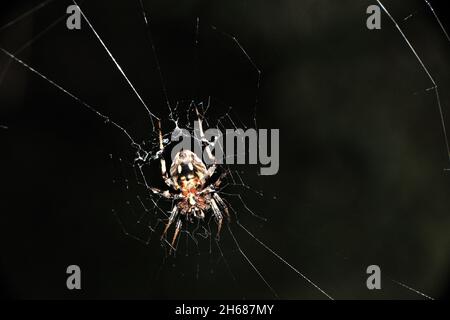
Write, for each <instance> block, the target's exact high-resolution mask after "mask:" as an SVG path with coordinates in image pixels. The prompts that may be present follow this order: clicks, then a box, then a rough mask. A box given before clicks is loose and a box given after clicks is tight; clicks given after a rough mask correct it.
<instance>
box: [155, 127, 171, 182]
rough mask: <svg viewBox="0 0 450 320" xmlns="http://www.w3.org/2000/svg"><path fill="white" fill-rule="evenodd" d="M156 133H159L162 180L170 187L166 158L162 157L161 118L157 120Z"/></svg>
mask: <svg viewBox="0 0 450 320" xmlns="http://www.w3.org/2000/svg"><path fill="white" fill-rule="evenodd" d="M158 135H159V155H160V161H161V175H162V178H163V180H164V182H165V183H166V184H167V185H168V186H169V187H171V186H172V185H173V181H172V179H170V177H169V174H168V173H167V165H166V160H165V159H164V157H163V151H164V143H163V134H162V130H161V120H158Z"/></svg>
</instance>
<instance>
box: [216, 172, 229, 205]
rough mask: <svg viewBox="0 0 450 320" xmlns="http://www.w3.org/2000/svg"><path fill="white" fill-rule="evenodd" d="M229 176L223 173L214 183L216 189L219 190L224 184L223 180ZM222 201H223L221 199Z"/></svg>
mask: <svg viewBox="0 0 450 320" xmlns="http://www.w3.org/2000/svg"><path fill="white" fill-rule="evenodd" d="M226 175H227V173H226V172H224V173H222V174H221V175H220V177H219V178H218V179H217V180H216V182H214V189H217V188H218V187H220V185H221V184H222V181H223V178H225V177H226ZM221 200H222V199H221Z"/></svg>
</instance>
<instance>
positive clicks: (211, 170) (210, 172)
mask: <svg viewBox="0 0 450 320" xmlns="http://www.w3.org/2000/svg"><path fill="white" fill-rule="evenodd" d="M195 112H196V113H197V117H198V129H199V131H200V139H201V142H205V143H206V144H208V146H207V147H206V148H205V150H206V155H207V156H208V158H209V161H211V163H212V165H211V166H210V167H209V168H208V172H207V174H206V175H205V177H204V180H206V179H207V178H209V177H211V176H212V175H213V174H214V172H215V170H216V166H217V160H216V157H215V156H214V155H213V154H212V152H211V149H210V146H214V145H215V143H216V141H217V137H215V138H214V142H210V141H208V139H206V138H205V133H204V131H203V122H202V119H201V116H200V113H199V112H198V109H197V108H195ZM203 182H204V181H203Z"/></svg>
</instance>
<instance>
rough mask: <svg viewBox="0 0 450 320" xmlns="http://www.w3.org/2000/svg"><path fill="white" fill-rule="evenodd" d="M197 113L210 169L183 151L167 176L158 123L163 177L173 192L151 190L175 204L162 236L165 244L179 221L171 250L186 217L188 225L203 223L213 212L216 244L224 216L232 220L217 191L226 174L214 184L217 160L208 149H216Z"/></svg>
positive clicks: (190, 152) (197, 158) (177, 155)
mask: <svg viewBox="0 0 450 320" xmlns="http://www.w3.org/2000/svg"><path fill="white" fill-rule="evenodd" d="M195 111H196V113H197V117H198V124H199V134H200V139H201V142H202V143H206V144H208V147H206V155H207V157H208V158H209V160H210V161H211V163H212V164H211V166H210V167H207V166H206V165H205V163H203V161H202V160H201V159H200V158H199V157H198V156H197V155H196V154H195V153H194V152H192V151H191V150H181V151H179V152H178V153H177V154H176V155H175V157H174V159H173V161H172V164H171V166H170V169H169V173H170V175H169V173H168V172H167V166H166V160H165V159H164V157H163V155H162V154H163V151H164V145H163V134H162V129H161V121H158V135H159V157H160V165H161V175H162V178H163V180H164V182H165V183H166V185H167V186H168V187H169V188H171V189H173V191H174V192H171V191H170V190H165V191H162V190H159V189H157V188H150V190H151V191H152V192H153V193H154V194H158V195H160V196H162V197H164V198H167V199H171V200H173V201H174V203H175V204H174V206H173V208H172V210H171V211H170V216H169V220H168V221H167V223H166V225H165V228H164V231H163V233H162V235H161V240H164V239H165V237H166V234H167V231H168V230H169V228H170V226H171V225H172V224H173V223H174V222H175V221H176V223H175V232H174V234H173V237H172V241H171V243H170V244H171V246H172V248H174V246H175V241H176V239H177V237H178V234H179V232H180V230H181V228H182V225H183V222H182V217H184V218H185V219H184V220H187V221H192V220H193V219H192V218H193V217H194V218H196V219H199V220H203V219H205V213H207V212H212V214H213V216H214V218H215V220H216V222H217V235H216V239H217V240H218V239H219V236H220V231H221V228H222V222H223V216H225V217H226V218H227V220H228V221H229V220H230V214H229V212H228V207H227V205H226V204H225V202H224V201H223V200H222V198H221V197H220V196H219V195H218V194H217V189H218V187H219V186H220V184H221V182H222V179H223V178H224V176H225V174H222V175H221V176H220V177H219V178H218V179H217V180H216V181H215V182H211V178H212V176H213V175H214V173H215V170H216V167H217V161H216V158H215V156H214V155H213V154H212V152H211V149H210V148H209V145H213V144H214V143H211V142H210V141H208V140H207V139H206V138H205V135H204V131H203V125H202V119H201V117H200V114H199V112H198V110H197V108H196V109H195ZM222 212H223V214H222Z"/></svg>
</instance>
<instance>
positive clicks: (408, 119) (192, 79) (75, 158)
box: [0, 0, 450, 299]
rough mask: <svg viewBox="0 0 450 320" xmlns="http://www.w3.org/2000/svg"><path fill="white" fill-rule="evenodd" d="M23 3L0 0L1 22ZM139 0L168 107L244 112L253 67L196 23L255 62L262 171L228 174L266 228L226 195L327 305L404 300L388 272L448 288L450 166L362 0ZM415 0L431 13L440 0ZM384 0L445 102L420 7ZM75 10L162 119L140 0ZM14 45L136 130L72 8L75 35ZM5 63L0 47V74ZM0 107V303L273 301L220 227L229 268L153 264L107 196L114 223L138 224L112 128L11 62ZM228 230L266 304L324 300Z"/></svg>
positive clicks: (410, 61) (156, 254)
mask: <svg viewBox="0 0 450 320" xmlns="http://www.w3.org/2000/svg"><path fill="white" fill-rule="evenodd" d="M36 3H37V2H34V3H33V2H25V1H24V2H21V3H20V4H19V3H17V2H15V3H10V4H8V3H2V5H1V9H0V12H1V17H0V18H1V20H0V21H1V24H0V25H4V24H5V23H6V22H8V21H10V20H12V19H13V18H15V17H17V16H19V15H20V14H21V13H23V12H25V11H27V10H29V9H30V8H32V7H33V5H35V4H36ZM144 3H145V7H146V9H147V10H148V13H149V16H150V18H151V20H150V21H151V28H152V34H153V40H154V44H155V48H156V50H157V53H158V57H159V62H160V65H161V68H162V72H163V78H164V83H165V84H166V87H167V93H168V96H169V98H170V101H171V102H172V103H175V102H177V101H178V102H186V101H191V100H195V101H196V102H201V101H203V102H205V101H207V98H208V97H209V96H211V97H212V101H213V105H212V107H211V108H212V111H211V112H212V115H215V114H217V115H220V114H221V113H223V112H226V110H227V108H228V106H232V107H233V114H234V115H233V116H234V117H236V118H238V119H240V121H242V122H243V123H246V124H247V125H249V126H251V125H252V116H253V104H254V100H255V96H256V94H257V92H256V73H255V70H254V68H253V67H252V65H251V64H250V63H249V62H248V61H247V60H246V59H245V56H244V55H243V53H242V51H241V50H239V48H238V47H237V46H236V44H235V43H234V42H233V41H232V39H230V37H227V36H224V35H223V34H222V33H221V32H217V31H214V30H212V28H211V25H214V26H217V28H218V29H219V30H221V31H223V32H226V33H228V34H232V35H234V36H236V37H237V38H238V39H239V42H240V43H241V44H242V45H243V46H244V47H245V50H246V51H247V52H248V53H249V55H250V56H251V58H252V59H253V61H254V62H255V63H256V64H257V65H258V67H259V68H260V69H261V71H262V82H261V87H260V90H259V92H258V101H259V102H258V108H257V121H258V126H259V127H260V128H279V129H280V134H281V146H280V150H281V151H280V159H281V160H280V171H279V173H278V174H277V175H275V176H258V175H257V172H258V168H257V167H255V166H249V167H243V168H239V170H242V171H244V173H243V176H244V178H245V180H246V182H247V183H248V184H249V185H251V186H253V187H254V188H256V189H257V190H263V191H264V196H263V197H255V195H254V194H252V193H248V194H247V192H246V193H245V195H246V197H245V198H246V203H247V205H248V206H249V207H250V208H252V209H253V210H254V211H255V212H258V214H260V215H262V216H264V217H266V218H267V219H268V222H266V223H261V222H260V221H259V220H258V219H254V218H252V217H250V216H249V215H248V212H245V210H244V208H243V207H242V206H241V207H239V205H236V206H235V208H238V209H240V213H239V215H240V216H242V221H243V222H244V223H245V225H246V226H247V227H248V228H249V229H251V230H252V232H253V233H254V234H255V235H256V236H257V237H258V238H259V239H261V240H262V241H263V242H264V243H266V244H268V245H269V246H270V247H271V248H273V249H274V250H276V251H277V252H278V253H279V254H280V255H281V256H282V257H284V258H286V260H287V261H289V263H291V264H292V265H293V266H296V267H298V268H299V269H300V270H301V271H302V272H304V273H305V274H306V275H307V276H308V277H310V278H311V279H312V280H313V281H314V282H315V283H317V284H318V285H319V286H320V287H321V288H323V289H324V290H325V291H326V292H327V293H329V294H330V295H331V296H332V297H334V298H336V299H417V298H422V296H420V295H417V294H416V293H414V292H411V291H409V290H407V289H405V288H403V287H401V286H399V285H398V284H396V283H395V282H393V281H392V280H396V281H400V282H403V283H405V284H407V285H409V286H411V287H413V288H415V289H418V290H420V291H422V292H424V293H426V294H428V295H430V296H432V297H434V298H441V297H448V280H449V273H448V270H449V260H448V257H449V254H448V253H449V248H450V237H449V232H448V230H449V226H450V218H449V216H448V212H449V208H450V198H449V197H448V191H449V183H450V180H449V179H450V174H449V173H446V172H445V171H444V168H449V166H450V164H449V161H448V158H447V157H446V150H445V144H444V139H443V136H442V128H441V126H440V119H439V113H438V108H437V104H436V99H435V97H434V94H433V91H429V92H427V91H426V89H427V88H429V87H431V86H432V84H431V83H430V81H429V79H428V78H427V76H426V74H425V73H424V71H423V69H421V67H420V65H419V64H418V62H417V60H416V58H415V57H414V55H413V54H412V53H411V50H409V48H408V47H407V45H406V43H405V42H404V41H403V39H402V38H401V36H400V34H399V33H398V32H397V30H395V28H394V26H393V24H392V23H391V21H389V20H388V18H387V17H386V15H383V19H382V29H381V30H377V31H369V30H368V29H367V28H366V26H365V19H366V17H367V15H366V14H365V10H366V8H367V6H368V5H370V4H372V3H373V1H339V2H338V1H331V0H329V1H280V2H265V3H261V1H208V2H207V1H181V2H180V1H160V2H153V1H144ZM69 4H70V2H66V1H57V2H55V3H52V4H50V5H48V6H47V7H45V8H43V9H42V10H40V11H39V12H37V13H36V14H34V15H33V16H31V17H28V18H26V19H24V20H23V21H22V22H20V23H18V24H16V25H14V26H11V27H10V28H8V29H5V30H2V31H1V33H0V40H1V47H2V48H5V49H7V50H9V51H10V52H15V50H17V49H18V48H20V47H21V46H22V45H23V44H24V43H26V42H27V41H28V40H30V39H32V38H33V37H34V36H35V35H37V34H38V33H39V32H41V31H42V30H44V29H45V28H46V27H47V26H48V25H50V24H51V23H52V22H53V21H55V20H56V19H58V18H59V17H60V16H62V15H64V12H65V9H66V7H67V6H68V5H69ZM432 4H433V5H434V6H435V10H436V12H437V14H438V15H439V16H440V17H441V18H443V22H444V24H445V25H446V26H447V23H446V20H445V19H444V18H445V17H446V15H448V11H446V10H445V8H444V7H442V5H441V6H440V5H439V3H437V2H436V1H433V2H432ZM385 5H386V6H387V7H388V8H389V9H391V10H392V14H393V16H394V17H396V18H398V19H399V21H401V23H400V26H401V27H402V28H404V30H405V31H406V32H407V35H408V37H409V39H410V40H411V42H412V43H413V45H414V46H415V48H416V49H417V52H418V53H419V54H420V56H421V57H422V58H423V60H424V62H425V63H426V65H427V67H429V69H430V71H431V73H432V75H433V76H434V77H435V79H436V81H437V83H438V84H439V87H440V94H441V102H442V105H443V107H444V108H446V109H448V107H447V106H449V105H450V96H449V94H448V90H447V88H448V85H449V83H450V79H449V74H450V73H449V62H448V54H449V50H450V48H449V45H450V43H449V42H448V41H447V40H446V38H445V36H444V34H443V32H442V30H441V29H440V28H439V25H438V24H437V22H436V20H435V19H434V18H433V16H432V15H431V13H430V11H429V9H428V8H427V7H426V5H425V4H424V2H423V1H395V3H394V1H385ZM81 8H82V10H83V12H85V14H86V15H87V16H88V18H89V19H90V21H91V23H92V24H93V25H94V27H95V28H96V30H97V32H98V33H99V34H100V36H101V37H102V39H103V40H104V41H105V43H106V44H107V45H108V47H109V49H110V50H111V52H112V53H113V54H114V56H115V57H116V59H117V61H119V63H120V65H121V66H122V67H123V69H124V70H125V72H126V73H127V75H128V77H129V78H130V80H131V81H132V82H133V84H134V85H135V86H136V89H137V90H138V91H139V92H140V93H141V95H142V97H143V99H144V100H145V101H146V102H147V103H148V104H149V106H150V108H151V110H152V111H153V112H154V113H155V114H157V115H159V116H161V117H163V118H164V117H167V107H166V106H165V103H164V94H163V90H162V87H161V80H160V78H159V75H158V71H157V69H156V64H155V59H154V56H153V53H152V50H151V46H150V44H149V42H148V38H147V34H146V28H145V25H144V22H143V19H142V15H141V14H142V13H141V11H140V8H139V2H138V1H114V2H112V1H89V2H87V1H86V2H85V3H82V4H81ZM409 14H413V16H412V17H411V18H409V19H407V20H405V21H403V19H404V18H405V17H407V16H408V15H409ZM197 17H199V18H200V29H199V36H198V40H199V45H198V46H196V45H195V39H196V36H195V35H196V32H195V30H196V28H195V26H196V18H197ZM18 57H19V58H20V59H23V60H24V61H26V62H27V63H28V64H30V65H31V66H33V67H34V68H36V69H37V70H39V71H41V72H42V73H43V74H45V75H46V76H48V77H49V78H51V79H53V80H55V81H56V82H57V83H58V84H60V85H62V86H63V87H64V88H67V89H68V90H69V91H70V92H72V93H73V94H75V95H76V96H78V97H80V98H81V99H83V100H84V101H86V102H88V103H89V104H90V105H92V106H95V107H96V108H97V109H98V110H99V111H101V112H103V113H105V114H108V115H110V116H111V118H112V119H113V120H115V121H116V122H120V124H122V125H123V126H124V127H126V128H127V129H128V130H129V131H130V132H131V133H132V134H133V135H134V136H137V137H138V139H140V140H142V139H145V138H148V137H149V136H150V135H151V125H150V124H149V121H148V117H147V115H146V113H145V109H144V108H143V107H142V105H141V104H140V103H139V101H138V99H137V98H136V97H135V96H134V95H133V92H132V91H131V89H130V88H129V87H128V86H127V84H126V82H125V81H124V79H123V78H122V76H121V75H120V73H119V72H118V70H117V69H116V68H115V67H114V65H113V64H112V62H111V61H110V60H109V58H108V56H107V54H106V52H105V51H104V49H103V48H102V47H101V45H100V44H99V42H98V41H97V39H96V38H95V37H94V35H93V33H92V32H91V30H90V29H89V27H88V26H87V24H86V23H85V22H84V21H83V22H82V29H81V30H80V31H69V30H67V28H66V27H65V23H64V20H62V22H61V23H59V24H57V25H56V26H55V27H54V28H52V29H51V30H50V31H49V32H48V33H46V34H45V35H44V36H43V37H41V38H40V39H39V41H37V42H36V43H34V44H33V45H32V46H31V47H29V48H27V49H26V50H24V51H22V52H21V53H20V54H18ZM7 63H8V58H7V56H5V55H4V54H2V56H1V57H0V64H1V66H2V70H3V68H4V67H5V66H6V64H7ZM181 104H182V105H183V103H181ZM0 106H1V109H0V112H1V118H0V119H1V121H0V124H2V125H6V126H7V127H8V129H3V130H2V131H0V134H1V141H2V143H1V145H2V149H1V150H2V151H1V158H2V166H1V168H2V172H1V181H2V201H1V213H2V219H1V226H2V228H1V232H0V250H1V252H2V253H1V260H0V262H1V264H0V281H1V287H2V294H3V296H4V297H12V298H33V299H35V298H40V299H42V298H44V299H46V298H68V299H79V298H85V299H91V298H97V299H98V298H115V299H117V298H120V299H131V298H138V299H142V298H163V299H164V298H182V299H185V298H194V299H209V298H212V299H215V298H233V299H241V298H250V299H251V298H253V299H258V298H271V297H273V296H272V295H271V292H270V291H269V290H268V289H267V287H266V286H265V285H264V283H263V282H262V281H261V279H260V278H259V277H258V275H257V274H256V273H255V272H254V271H253V270H252V269H251V267H250V266H249V264H248V263H246V261H245V260H244V259H243V258H242V256H241V255H240V254H239V252H238V251H237V250H236V246H235V245H234V244H233V242H232V241H231V239H230V234H229V233H228V232H227V231H226V230H225V232H224V235H223V238H222V241H221V243H222V249H223V252H224V255H225V257H226V258H227V262H228V264H229V267H230V269H231V271H232V273H233V275H234V277H235V278H236V281H233V279H232V277H231V276H230V274H229V272H228V270H227V267H226V265H225V264H224V263H223V260H219V261H218V260H217V259H218V257H217V252H215V253H213V254H209V253H207V252H205V251H202V252H201V255H200V256H197V255H196V254H194V253H192V252H191V253H190V254H189V255H188V256H185V255H179V256H178V257H177V258H176V259H173V258H169V259H167V260H165V263H163V257H164V251H163V250H162V249H161V247H160V244H159V242H158V241H157V240H156V239H157V236H156V237H155V241H154V242H151V244H150V245H149V246H144V245H143V244H142V243H140V242H138V241H135V240H133V239H132V238H130V237H127V236H126V235H124V233H123V232H122V230H121V228H120V225H119V223H118V221H117V219H116V217H115V216H114V215H113V214H112V213H111V209H116V210H118V211H119V212H121V214H122V216H123V217H125V220H126V221H127V223H128V224H127V228H131V229H132V228H134V225H135V224H136V223H135V219H134V218H133V216H132V215H131V213H130V212H129V210H128V209H127V206H126V205H125V201H126V200H128V199H129V198H130V192H128V193H126V192H120V191H118V190H117V188H116V186H114V185H112V184H111V180H113V179H115V177H116V176H117V175H118V174H119V173H118V171H120V170H119V169H117V168H114V167H113V166H112V163H111V160H110V156H109V155H110V154H113V155H115V156H116V155H118V156H127V155H128V156H129V155H130V152H131V151H132V150H131V149H130V147H129V144H128V143H127V141H126V140H125V139H124V138H123V135H121V132H119V131H117V130H115V129H114V128H112V127H111V126H108V125H104V124H103V123H102V121H101V120H100V119H99V118H98V117H96V116H95V115H94V114H93V113H91V112H90V111H88V110H86V109H85V108H83V106H82V105H80V104H79V103H77V102H76V101H75V100H73V99H71V98H70V97H68V96H67V95H65V94H64V93H62V92H61V91H58V90H57V89H56V88H54V87H53V86H51V85H50V84H49V83H48V82H46V81H44V80H43V79H41V78H39V77H37V76H36V75H34V74H33V73H31V72H30V71H29V70H26V69H24V68H23V67H22V66H21V65H19V64H17V63H13V64H12V65H11V67H10V68H9V70H8V73H7V74H6V76H5V79H4V81H3V82H2V83H1V85H0ZM165 125H166V126H167V125H168V122H167V123H165ZM157 170H158V168H157V167H155V172H154V173H153V175H152V176H151V178H152V180H153V178H154V179H157V178H158V173H157ZM120 174H121V173H120ZM158 183H160V182H158ZM243 194H244V193H243ZM131 197H132V195H131ZM133 209H135V210H139V208H138V207H135V208H133ZM133 219H134V220H133ZM231 227H232V228H233V230H235V234H236V237H237V238H238V240H239V243H240V245H241V247H242V248H243V249H244V250H245V251H246V253H247V254H248V255H249V257H250V258H251V259H252V261H253V262H254V264H255V265H256V266H257V267H258V269H260V271H261V272H262V274H263V275H264V276H265V277H266V278H267V280H268V282H269V283H271V284H272V286H273V288H274V290H275V291H276V292H277V293H278V295H279V296H280V297H281V298H288V299H319V298H326V297H325V296H323V295H321V293H320V292H318V290H316V289H315V288H314V287H312V286H311V285H310V284H308V283H307V282H305V281H304V280H303V279H301V278H300V277H298V276H297V275H296V274H295V273H294V272H292V270H290V269H289V268H288V267H287V266H286V265H284V264H282V263H280V262H279V261H277V260H276V258H274V257H273V256H272V255H270V253H268V252H267V251H266V250H264V249H263V248H262V247H261V246H259V245H258V243H257V242H255V241H254V240H253V239H251V238H250V237H248V235H246V234H245V233H244V232H242V230H241V229H239V228H238V227H237V226H236V225H235V224H232V225H231ZM71 264H77V265H79V266H80V267H81V269H82V277H83V278H82V279H83V280H82V287H83V288H82V290H81V291H69V290H67V288H66V286H65V281H66V276H67V275H66V273H65V270H66V267H67V266H68V265H71ZM371 264H377V265H379V266H380V267H381V270H382V275H383V278H382V279H383V280H382V290H380V291H369V290H367V288H366V286H365V280H366V277H367V275H366V273H365V270H366V268H367V266H368V265H371Z"/></svg>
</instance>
